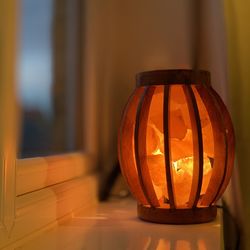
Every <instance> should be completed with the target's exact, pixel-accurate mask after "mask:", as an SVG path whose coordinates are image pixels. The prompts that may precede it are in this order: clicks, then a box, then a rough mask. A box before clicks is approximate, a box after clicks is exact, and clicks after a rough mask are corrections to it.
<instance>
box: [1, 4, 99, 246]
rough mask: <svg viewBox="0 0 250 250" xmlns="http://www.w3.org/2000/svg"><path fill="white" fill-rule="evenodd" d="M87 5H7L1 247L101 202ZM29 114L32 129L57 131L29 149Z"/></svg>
mask: <svg viewBox="0 0 250 250" xmlns="http://www.w3.org/2000/svg"><path fill="white" fill-rule="evenodd" d="M83 7H84V6H83V1H81V0H64V1H61V0H50V1H49V0H44V1H33V0H22V1H20V2H19V1H16V0H8V1H0V55H1V56H0V105H1V113H0V137H1V139H0V143H1V145H0V160H1V161H0V185H1V189H0V204H1V206H0V239H1V240H0V248H2V247H3V246H6V245H8V244H10V243H11V242H17V241H18V240H21V239H22V238H24V237H25V236H27V235H29V234H31V233H34V232H37V231H39V230H42V229H43V228H46V227H48V226H49V225H51V224H53V223H55V222H56V221H57V220H58V218H61V217H63V216H65V215H68V214H70V213H71V212H72V211H74V210H75V209H78V208H79V207H81V206H84V205H85V204H89V203H91V202H94V201H95V197H96V194H95V192H96V182H95V177H94V176H92V175H90V174H89V173H90V172H91V171H92V169H93V168H92V166H93V162H92V161H91V158H90V156H89V154H87V152H89V151H90V150H89V148H88V145H89V144H90V143H89V140H91V139H92V135H93V133H92V132H90V131H86V128H88V125H85V126H83V124H86V123H88V122H90V123H91V121H90V120H91V119H90V117H91V115H90V114H89V113H88V112H86V110H87V109H84V102H85V100H86V99H87V100H88V103H89V105H90V106H93V105H92V103H91V101H92V99H91V98H89V93H90V92H91V86H90V85H88V89H89V92H88V95H87V94H86V92H85V91H84V90H83V89H84V85H83V82H84V80H83V72H84V71H83V60H82V54H83V49H82V47H83V32H81V31H82V30H83V16H82V13H83ZM38 10H39V11H38ZM24 13H25V14H24ZM24 15H25V17H24ZM30 15H31V16H30ZM19 17H20V18H21V19H19ZM30 18H31V19H30ZM39 18H43V19H44V20H43V21H44V22H45V23H43V24H42V23H39V22H40V21H41V20H40V21H39V20H38V19H39ZM46 18H48V19H46ZM20 20H21V21H20ZM26 22H27V23H26ZM18 24H19V27H18ZM50 24H51V26H50ZM25 25H28V26H25ZM27 27H28V28H27ZM26 28H27V30H26ZM46 29H47V31H45V30H46ZM48 30H50V31H51V33H50V32H49V31H48ZM46 32H47V36H46V35H45V33H46ZM49 33H50V35H49ZM18 34H20V36H19V35H18ZM49 37H50V38H49ZM20 39H21V40H20ZM25 39H27V40H25ZM20 41H21V42H20ZM39 43H40V44H39ZM17 58H19V59H17ZM17 72H18V74H17ZM34 82H35V85H33V84H34ZM17 83H18V84H17ZM42 85H43V86H42ZM40 87H43V88H41V89H40ZM17 93H21V94H19V95H18V96H17V95H16V94H17ZM43 93H46V95H43ZM57 98H58V100H57ZM18 99H20V100H21V104H22V108H21V109H19V104H18ZM93 101H94V100H93ZM43 104H44V105H43ZM34 110H35V111H34ZM84 110H85V111H84ZM33 111H34V113H35V114H34V113H33ZM22 112H23V113H24V115H23V116H22ZM37 112H38V113H39V114H38V113H37ZM91 112H93V109H92V110H91ZM22 117H23V118H24V123H26V126H27V123H28V124H32V126H34V127H35V129H36V130H39V129H41V128H44V127H45V128H47V127H50V128H52V130H50V132H48V134H45V132H44V131H43V132H41V133H42V134H41V133H40V134H39V133H38V134H36V135H35V136H33V137H34V138H35V139H34V141H33V142H32V143H29V144H27V143H26V142H25V140H27V138H25V136H20V134H21V132H20V130H21V119H22ZM37 117H38V118H39V119H43V120H44V121H45V124H46V126H44V125H41V122H37V123H36V122H34V119H38V118H37ZM65 117H66V118H65ZM85 117H88V119H85ZM32 122H33V123H32ZM59 125H62V126H61V127H60V126H59ZM23 128H24V130H25V126H23ZM26 129H27V127H26ZM35 129H34V130H35ZM34 130H32V131H30V129H27V131H28V134H29V133H34V132H35V131H34ZM27 131H26V132H27ZM37 132H39V131H37ZM86 135H87V136H86ZM20 137H22V140H23V142H22V143H21V144H22V147H21V151H20V150H19V149H18V146H17V145H18V141H20ZM51 137H52V138H51ZM44 138H46V139H44ZM42 139H43V140H44V141H45V142H46V143H47V145H48V146H49V147H50V145H53V148H50V150H48V148H47V147H46V145H42V142H41V140H42ZM22 140H21V141H22ZM48 140H51V141H49V142H48ZM38 144H39V147H37V148H35V147H34V146H37V145H38ZM27 145H28V146H27ZM32 145H33V146H32ZM31 146H32V147H31ZM48 155H49V156H48ZM37 156H39V157H37ZM20 157H21V158H20ZM23 157H25V158H24V159H23ZM30 157H32V158H30ZM86 201H87V202H86Z"/></svg>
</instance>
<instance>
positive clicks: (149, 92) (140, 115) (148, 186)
mask: <svg viewBox="0 0 250 250" xmlns="http://www.w3.org/2000/svg"><path fill="white" fill-rule="evenodd" d="M154 91H155V87H146V88H145V92H144V93H143V95H142V97H141V100H140V103H139V105H138V109H137V114H136V124H135V135H134V140H135V142H134V145H135V159H136V165H137V171H138V176H139V180H140V183H141V186H142V189H143V191H144V195H145V197H146V199H147V201H148V203H149V204H150V205H151V206H152V207H158V206H160V203H159V201H158V199H157V196H156V193H155V190H154V186H153V183H152V178H151V176H150V172H149V168H148V163H147V148H146V147H147V137H146V133H147V126H148V114H149V108H150V104H151V100H152V96H153V94H154Z"/></svg>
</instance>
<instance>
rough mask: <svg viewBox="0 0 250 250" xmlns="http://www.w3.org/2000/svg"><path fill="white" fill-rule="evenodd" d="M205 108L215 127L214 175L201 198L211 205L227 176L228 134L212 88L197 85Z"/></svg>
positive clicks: (202, 201) (206, 204)
mask: <svg viewBox="0 0 250 250" xmlns="http://www.w3.org/2000/svg"><path fill="white" fill-rule="evenodd" d="M196 90H197V91H198V93H199V95H200V97H201V99H202V100H203V103H204V105H205V108H206V110H207V112H208V115H209V118H210V122H211V125H212V129H213V137H214V138H213V140H214V161H213V166H212V168H213V169H212V175H211V178H210V181H209V184H208V187H207V190H206V191H205V194H204V196H203V197H202V200H201V205H204V206H209V205H211V204H212V203H213V201H214V200H215V198H216V196H217V194H218V190H219V188H220V186H221V183H222V182H223V180H224V178H225V171H226V163H225V162H226V155H227V148H226V147H227V146H226V144H227V143H226V136H225V130H224V126H223V121H222V114H221V112H220V110H219V108H218V104H217V102H216V100H215V99H214V98H213V96H212V95H211V92H210V89H209V87H207V86H205V85H204V86H199V87H196Z"/></svg>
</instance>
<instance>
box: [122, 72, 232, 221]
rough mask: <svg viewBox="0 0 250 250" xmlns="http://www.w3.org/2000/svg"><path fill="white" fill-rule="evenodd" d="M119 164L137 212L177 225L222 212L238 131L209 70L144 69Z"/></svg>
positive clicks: (125, 123)
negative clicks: (218, 206) (220, 206)
mask: <svg viewBox="0 0 250 250" xmlns="http://www.w3.org/2000/svg"><path fill="white" fill-rule="evenodd" d="M118 145H119V146H118V151H119V162H120V165H121V170H122V173H123V176H124V177H125V179H126V182H127V184H128V186H129V188H130V190H131V193H132V194H133V196H134V197H135V198H136V199H137V201H138V209H137V211H138V216H139V217H140V218H141V219H143V220H147V221H151V222H157V223H170V224H190V223H202V222H208V221H211V220H213V219H214V218H215V217H216V213H217V212H216V206H215V203H216V201H217V200H218V199H219V198H220V197H221V195H222V194H223V192H224V191H225V189H226V187H227V184H228V182H229V180H230V177H231V174H232V168H233V163H234V145H235V139H234V131H233V126H232V122H231V119H230V116H229V113H228V111H227V109H226V106H225V105H224V103H223V101H222V100H221V98H220V97H219V95H218V94H217V93H216V92H215V90H214V89H213V88H212V87H211V85H210V73H209V72H207V71H201V70H200V71H194V70H156V71H147V72H142V73H139V74H137V86H136V88H135V90H134V92H133V94H132V95H131V97H130V99H129V101H128V103H127V105H126V107H125V110H124V113H123V118H122V122H121V127H120V134H119V142H118Z"/></svg>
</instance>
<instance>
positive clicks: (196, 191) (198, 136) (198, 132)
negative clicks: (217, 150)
mask: <svg viewBox="0 0 250 250" xmlns="http://www.w3.org/2000/svg"><path fill="white" fill-rule="evenodd" d="M183 90H184V93H185V96H186V100H187V104H188V110H189V115H190V120H191V126H192V137H193V179H192V187H191V192H190V197H189V201H188V204H189V205H188V206H189V207H193V208H195V207H196V206H197V203H198V200H199V198H200V192H201V186H202V179H203V142H202V129H201V120H200V115H199V110H198V106H197V102H196V99H195V96H194V93H193V90H192V88H191V87H190V86H183Z"/></svg>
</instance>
